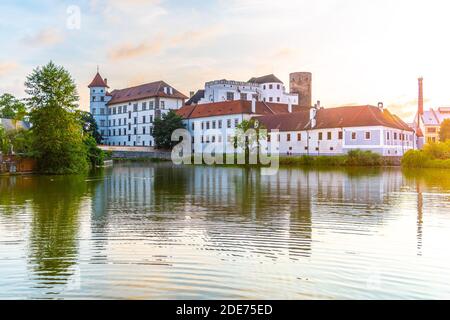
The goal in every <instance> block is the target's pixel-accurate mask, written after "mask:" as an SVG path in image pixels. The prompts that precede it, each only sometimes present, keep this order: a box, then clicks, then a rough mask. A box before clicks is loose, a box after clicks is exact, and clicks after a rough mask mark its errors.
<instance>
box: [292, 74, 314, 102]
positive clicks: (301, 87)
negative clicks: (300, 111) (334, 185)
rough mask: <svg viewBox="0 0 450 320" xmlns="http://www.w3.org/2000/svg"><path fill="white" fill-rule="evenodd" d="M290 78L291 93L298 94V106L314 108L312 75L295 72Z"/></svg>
mask: <svg viewBox="0 0 450 320" xmlns="http://www.w3.org/2000/svg"><path fill="white" fill-rule="evenodd" d="M289 77H290V80H289V81H290V91H291V93H297V94H298V105H299V106H300V107H306V108H310V107H311V106H312V73H311V72H294V73H291V74H290V75H289Z"/></svg>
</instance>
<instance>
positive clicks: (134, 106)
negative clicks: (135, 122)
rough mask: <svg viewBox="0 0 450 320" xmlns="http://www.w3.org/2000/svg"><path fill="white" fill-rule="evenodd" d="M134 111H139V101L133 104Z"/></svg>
mask: <svg viewBox="0 0 450 320" xmlns="http://www.w3.org/2000/svg"><path fill="white" fill-rule="evenodd" d="M133 111H134V112H137V111H138V105H137V103H135V104H134V105H133Z"/></svg>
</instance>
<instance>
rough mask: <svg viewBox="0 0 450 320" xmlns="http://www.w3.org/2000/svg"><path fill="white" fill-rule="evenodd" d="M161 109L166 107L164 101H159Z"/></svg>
mask: <svg viewBox="0 0 450 320" xmlns="http://www.w3.org/2000/svg"><path fill="white" fill-rule="evenodd" d="M160 104H161V109H164V108H165V107H166V102H165V101H161V103H160Z"/></svg>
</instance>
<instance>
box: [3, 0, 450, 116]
mask: <svg viewBox="0 0 450 320" xmlns="http://www.w3.org/2000/svg"><path fill="white" fill-rule="evenodd" d="M448 12H450V2H449V1H447V0H441V1H439V0H428V1H423V0H420V1H418V0H395V1H392V0H377V1H373V0H317V1H310V0H278V1H273V0H272V1H268V0H208V1H207V0H202V1H200V0H192V1H188V0H184V1H179V0H127V1H122V0H82V1H76V0H71V1H56V0H39V1H37V0H36V1H32V0H23V1H20V2H19V1H13V0H2V1H1V2H0V43H1V46H0V94H3V93H5V92H8V93H12V94H14V95H16V96H17V97H19V98H22V97H25V93H24V85H23V83H24V82H25V79H26V76H27V75H28V74H30V72H32V70H33V69H34V68H36V67H37V66H41V65H44V64H46V63H47V62H49V61H50V60H53V61H54V62H55V63H57V64H58V65H62V66H64V67H65V68H66V69H67V70H68V71H70V73H71V74H72V76H73V78H74V79H75V81H76V83H77V86H78V91H79V95H80V106H81V108H82V109H84V110H88V108H89V106H88V104H89V97H88V95H89V91H88V89H87V85H88V84H89V83H90V81H91V80H92V79H93V77H94V75H95V73H96V70H97V66H98V67H99V69H100V73H101V75H102V76H103V77H105V78H108V84H109V85H110V87H111V89H120V88H125V87H128V86H133V85H138V84H142V83H147V82H153V81H158V80H164V81H166V82H167V83H169V84H170V85H172V86H173V87H175V88H176V89H178V90H180V91H181V92H183V93H184V94H186V95H188V94H189V92H190V91H194V90H197V89H201V88H203V87H204V83H205V82H207V81H211V80H217V79H229V80H239V81H247V80H248V79H250V78H251V77H254V76H261V75H265V74H270V73H274V74H275V75H277V76H278V77H279V78H280V79H281V80H283V81H284V82H285V84H286V85H287V87H289V86H288V83H289V73H290V72H298V71H308V72H312V73H313V99H314V101H316V100H320V101H321V104H322V105H323V106H325V107H335V106H340V105H353V104H374V105H376V104H377V103H378V102H384V104H385V106H387V107H388V108H389V109H390V110H391V111H393V112H395V113H397V114H398V115H400V116H401V117H403V118H404V119H405V120H407V121H410V120H411V119H412V118H413V115H414V113H415V111H416V110H417V91H418V90H417V78H418V77H419V76H423V77H424V86H425V88H424V90H425V93H424V94H425V108H426V109H427V108H430V107H439V106H444V105H450V90H448V89H449V88H448V87H449V86H448V83H449V81H448V77H449V74H450V41H449V39H448V32H449V30H450V19H448Z"/></svg>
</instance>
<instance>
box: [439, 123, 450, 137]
mask: <svg viewBox="0 0 450 320" xmlns="http://www.w3.org/2000/svg"><path fill="white" fill-rule="evenodd" d="M439 138H440V140H441V141H442V142H444V141H447V140H450V119H445V120H444V121H442V124H441V131H440V133H439Z"/></svg>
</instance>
